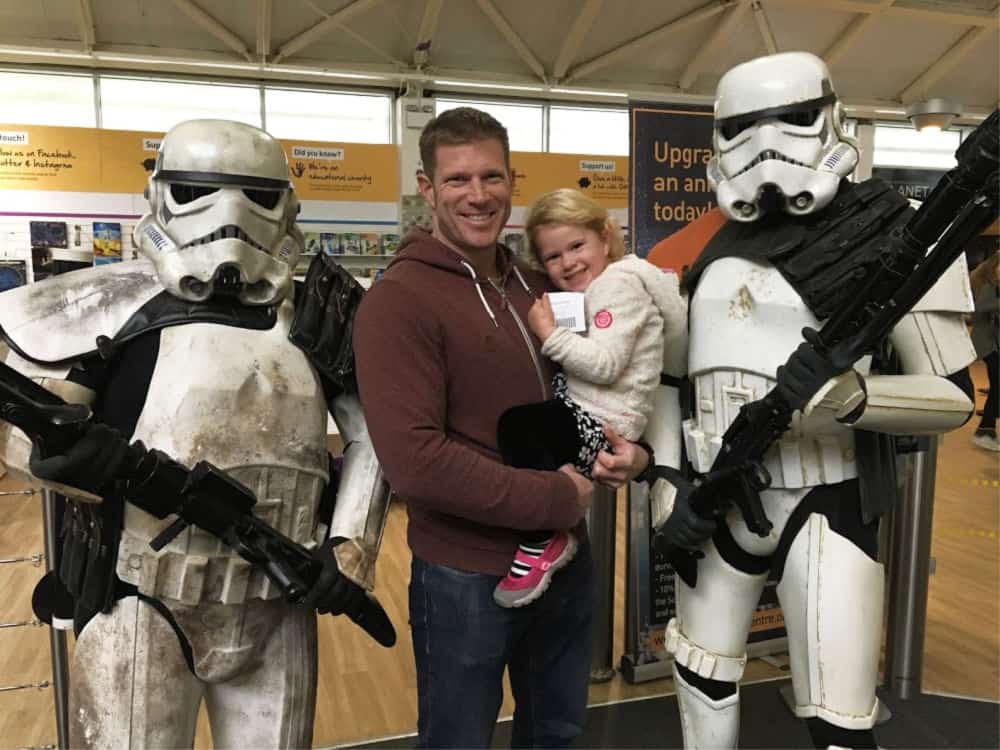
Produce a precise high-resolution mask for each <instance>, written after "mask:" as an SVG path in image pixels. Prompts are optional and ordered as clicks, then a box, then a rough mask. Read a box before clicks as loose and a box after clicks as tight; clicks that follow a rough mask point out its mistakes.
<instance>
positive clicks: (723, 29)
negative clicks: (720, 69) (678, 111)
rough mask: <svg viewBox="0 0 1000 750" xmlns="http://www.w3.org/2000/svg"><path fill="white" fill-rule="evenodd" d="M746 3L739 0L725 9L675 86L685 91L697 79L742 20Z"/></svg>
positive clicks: (746, 1) (746, 0) (743, 0)
mask: <svg viewBox="0 0 1000 750" xmlns="http://www.w3.org/2000/svg"><path fill="white" fill-rule="evenodd" d="M748 5H749V0H741V2H739V3H737V4H736V5H734V6H733V7H732V8H730V9H729V10H727V11H726V14H725V16H723V18H722V20H721V21H719V23H718V24H717V25H716V26H715V27H714V28H713V29H712V31H711V33H710V34H709V35H708V38H707V39H705V40H704V41H703V42H702V43H701V44H700V45H699V47H698V51H697V52H696V53H695V55H694V57H692V58H691V62H689V63H688V64H687V67H686V68H684V72H683V73H681V77H680V80H679V81H678V82H677V86H678V87H679V88H680V89H682V90H684V91H687V90H688V89H689V88H691V86H692V85H693V84H694V82H695V81H696V80H697V78H698V75H699V74H700V73H702V72H703V71H705V70H706V68H707V67H708V65H707V63H708V62H709V61H710V60H713V59H715V57H716V53H717V52H718V50H719V47H720V46H721V45H722V44H723V43H724V42H725V41H726V40H727V39H729V37H730V36H732V34H733V32H734V31H735V30H736V27H737V25H738V24H739V23H740V21H742V19H743V13H744V11H746V9H747V6H748Z"/></svg>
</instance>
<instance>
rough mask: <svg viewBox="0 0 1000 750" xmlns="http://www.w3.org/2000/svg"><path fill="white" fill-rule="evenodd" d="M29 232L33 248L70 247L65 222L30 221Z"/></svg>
mask: <svg viewBox="0 0 1000 750" xmlns="http://www.w3.org/2000/svg"><path fill="white" fill-rule="evenodd" d="M28 231H29V234H30V236H31V246H32V247H35V248H47V247H68V246H69V242H68V237H67V234H66V222H64V221H29V222H28Z"/></svg>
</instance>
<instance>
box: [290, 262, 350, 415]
mask: <svg viewBox="0 0 1000 750" xmlns="http://www.w3.org/2000/svg"><path fill="white" fill-rule="evenodd" d="M364 293H365V290H364V287H362V286H361V284H359V283H358V282H357V280H356V279H355V278H354V277H353V276H352V275H351V274H350V273H349V272H348V271H346V270H345V269H344V268H342V267H341V266H339V265H337V263H336V262H335V261H334V260H333V258H331V257H330V256H328V255H325V254H323V253H318V254H317V255H316V257H314V258H313V260H312V263H311V264H310V265H309V270H308V271H307V272H306V277H305V282H304V283H303V284H302V285H296V290H295V317H294V319H293V320H292V330H291V333H289V335H288V338H289V340H290V341H291V342H292V343H293V344H295V345H296V346H297V347H299V349H301V350H302V351H303V352H305V354H306V356H308V357H309V361H310V362H311V363H312V365H313V367H315V368H316V369H317V370H318V371H319V372H320V374H322V375H323V376H324V378H326V379H327V380H328V381H329V382H330V383H332V384H333V385H334V386H335V387H336V389H337V391H338V392H340V393H343V392H347V393H356V392H357V389H358V388H357V382H356V380H355V374H354V348H353V346H352V344H351V337H352V334H353V332H354V314H355V312H357V309H358V305H359V304H360V303H361V297H362V296H363V295H364ZM332 395H333V394H327V397H328V398H330V397H332Z"/></svg>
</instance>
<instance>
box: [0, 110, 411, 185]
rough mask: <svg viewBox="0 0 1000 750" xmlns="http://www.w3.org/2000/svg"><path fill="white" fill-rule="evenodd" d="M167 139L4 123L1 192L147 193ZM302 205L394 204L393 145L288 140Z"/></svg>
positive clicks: (0, 128) (0, 137)
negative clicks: (159, 151) (158, 153)
mask: <svg viewBox="0 0 1000 750" xmlns="http://www.w3.org/2000/svg"><path fill="white" fill-rule="evenodd" d="M162 138H163V133H143V132H138V131H132V130H103V129H98V128H63V127H49V126H41V125H0V190H59V191H65V192H86V193H141V192H142V191H143V190H145V188H146V181H147V180H148V179H149V175H150V173H151V172H152V170H153V167H154V166H155V163H156V151H157V149H158V148H159V145H160V141H161V140H162ZM281 145H282V148H284V150H285V154H286V156H287V157H288V164H289V169H290V171H291V177H292V184H293V185H294V186H295V191H296V192H297V193H298V195H299V199H300V200H326V201H362V202H372V203H378V202H385V203H395V202H396V201H398V200H399V150H398V148H397V147H396V146H394V145H391V144H368V143H323V142H319V141H291V140H290V141H282V142H281Z"/></svg>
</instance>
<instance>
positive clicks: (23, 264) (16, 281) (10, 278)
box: [0, 260, 28, 292]
mask: <svg viewBox="0 0 1000 750" xmlns="http://www.w3.org/2000/svg"><path fill="white" fill-rule="evenodd" d="M27 283H28V263H27V261H24V260H0V292H6V291H7V290H8V289H16V288H17V287H19V286H24V285H25V284H27Z"/></svg>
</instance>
